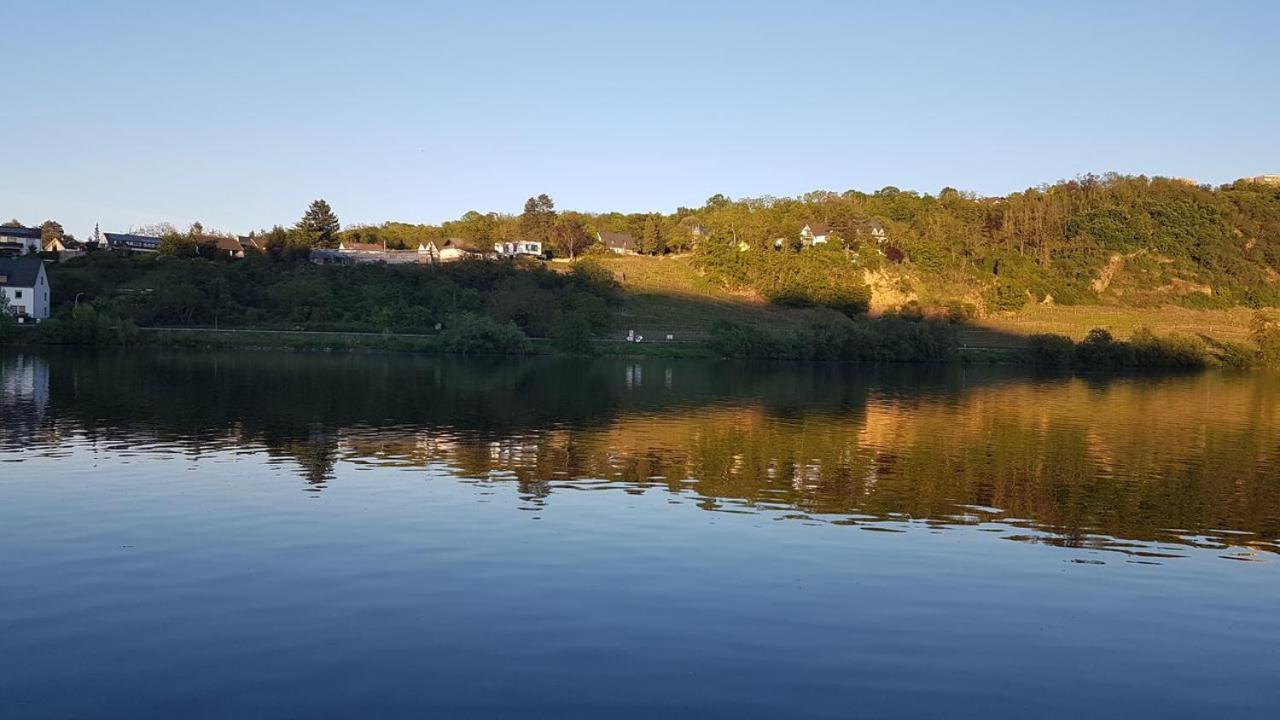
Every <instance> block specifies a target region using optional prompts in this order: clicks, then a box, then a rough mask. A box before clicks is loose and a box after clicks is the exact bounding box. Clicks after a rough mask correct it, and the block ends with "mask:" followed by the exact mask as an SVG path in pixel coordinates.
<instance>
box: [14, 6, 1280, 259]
mask: <svg viewBox="0 0 1280 720" xmlns="http://www.w3.org/2000/svg"><path fill="white" fill-rule="evenodd" d="M0 24H2V25H3V26H4V28H5V33H4V36H5V39H4V42H3V46H2V48H3V49H2V50H0V52H2V53H3V54H2V56H0V87H2V88H3V92H4V94H5V97H6V103H5V109H4V111H3V112H0V148H3V153H4V156H5V166H6V170H5V172H3V173H0V215H3V216H4V219H8V218H9V217H11V216H16V217H17V218H19V219H21V220H23V221H25V222H28V223H38V222H40V221H42V220H44V219H46V218H50V217H52V218H57V219H59V220H61V221H62V222H63V223H64V224H65V225H66V227H67V230H68V231H70V232H73V233H75V234H76V235H77V236H80V237H84V235H86V234H87V233H88V232H89V231H90V230H91V229H92V227H93V223H94V222H95V221H98V222H101V223H102V227H103V230H122V229H124V228H126V227H128V226H131V225H132V226H137V225H142V224H149V223H155V222H161V221H169V222H173V223H175V224H179V225H181V226H185V225H186V224H188V223H190V222H191V221H193V220H200V221H202V222H203V223H204V224H205V226H206V227H213V228H220V229H224V230H230V231H238V232H247V231H249V230H251V229H255V228H260V227H264V226H269V225H271V224H272V223H276V222H280V223H286V224H287V223H291V222H293V221H295V220H296V219H297V218H298V217H299V216H300V215H301V213H302V211H303V210H304V209H305V207H306V205H307V203H308V202H309V201H310V200H312V199H314V198H317V197H324V198H326V199H328V200H329V202H330V203H331V204H332V205H333V206H334V209H335V210H336V211H337V212H338V214H339V216H340V217H341V219H342V221H343V223H344V224H351V223H357V222H358V223H376V222H381V221H383V220H388V219H396V220H405V221H414V222H439V221H441V220H445V219H449V218H453V217H457V216H458V215H460V214H461V213H463V212H465V211H466V210H468V209H479V210H499V211H504V212H518V211H519V209H520V207H521V205H522V203H523V201H524V199H525V198H526V197H528V196H529V195H532V194H537V193H541V192H546V193H549V194H550V195H552V197H554V198H555V200H556V202H557V205H558V207H560V208H573V209H581V210H593V211H594V210H610V209H618V210H624V211H646V210H666V211H669V210H672V209H674V208H675V207H676V206H678V205H689V206H693V205H700V204H701V203H702V202H703V201H704V200H705V199H706V198H707V197H708V196H710V195H712V194H714V193H718V192H719V193H725V194H727V195H730V196H733V197H741V196H757V195H765V194H770V195H796V194H800V193H803V192H806V191H809V190H813V189H819V188H821V189H831V190H838V191H839V190H846V189H850V188H856V189H861V190H874V189H877V188H880V187H883V186H885V185H890V184H892V185H897V186H899V187H903V188H911V189H917V190H920V191H924V192H937V191H938V190H939V189H940V188H942V187H943V186H945V185H953V186H956V187H959V188H961V189H966V190H974V191H977V192H980V193H987V194H995V193H1004V192H1008V191H1011V190H1017V189H1022V188H1025V187H1027V186H1030V185H1036V184H1039V183H1041V182H1045V181H1053V180H1057V179H1060V178H1064V177H1071V176H1074V175H1076V174H1079V173H1084V172H1105V171H1109V170H1114V171H1118V172H1125V173H1146V174H1159V175H1172V176H1180V177H1191V178H1195V179H1197V180H1199V181H1201V182H1211V183H1220V182H1226V181H1230V180H1232V179H1234V178H1236V177H1239V176H1242V175H1254V174H1259V173H1263V172H1280V45H1277V43H1278V42H1280V39H1278V35H1277V33H1280V2H1274V1H1273V0H1266V1H1261V2H1228V1H1223V2H1210V1H1209V0H1205V1H1204V2H1065V1H1064V2H1057V3H1050V2H1030V1H1018V2H976V1H975V2H945V3H944V2H936V3H934V2H914V3H887V2H874V3H865V4H864V3H854V2H799V1H796V2H777V1H776V0H775V1H774V2H751V1H746V0H738V1H736V2H727V1H726V2H693V1H692V0H685V1H683V2H667V1H665V0H649V1H648V2H604V1H602V0H595V1H591V2H554V1H548V2H543V3H526V2H492V1H490V2H482V1H479V0H477V1H473V2H457V3H449V4H447V5H446V4H439V5H428V3H420V2H408V1H405V2H343V3H325V2H320V1H318V0H317V1H316V2H309V3H284V2H280V3H276V2H263V1H262V0H256V1H253V2H239V1H230V0H228V1H220V2H207V3H178V2H111V3H106V2H59V1H57V0H50V1H49V2H34V1H32V0H21V1H20V2H17V1H15V0H0Z"/></svg>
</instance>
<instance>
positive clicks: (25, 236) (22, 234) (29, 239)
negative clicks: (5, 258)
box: [0, 226, 43, 255]
mask: <svg viewBox="0 0 1280 720" xmlns="http://www.w3.org/2000/svg"><path fill="white" fill-rule="evenodd" d="M42 242H43V239H42V234H41V232H40V228H29V227H14V226H8V227H0V251H5V252H7V253H9V254H17V255H25V254H27V253H33V252H40V245H41V243H42Z"/></svg>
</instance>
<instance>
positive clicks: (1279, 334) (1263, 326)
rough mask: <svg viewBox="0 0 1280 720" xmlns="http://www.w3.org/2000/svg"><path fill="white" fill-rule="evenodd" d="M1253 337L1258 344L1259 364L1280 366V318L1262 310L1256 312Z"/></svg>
mask: <svg viewBox="0 0 1280 720" xmlns="http://www.w3.org/2000/svg"><path fill="white" fill-rule="evenodd" d="M1251 337H1252V338H1253V342H1254V344H1255V345H1257V346H1258V364H1259V365H1262V366H1263V367H1280V319H1277V318H1274V317H1272V316H1270V315H1267V314H1266V313H1261V312H1260V313H1256V314H1254V316H1253V323H1252V333H1251Z"/></svg>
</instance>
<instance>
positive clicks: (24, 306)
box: [0, 256, 49, 322]
mask: <svg viewBox="0 0 1280 720" xmlns="http://www.w3.org/2000/svg"><path fill="white" fill-rule="evenodd" d="M0 296H3V297H4V299H5V300H7V301H8V303H7V305H8V308H9V312H10V313H12V314H13V315H15V316H16V317H17V318H18V320H19V321H21V322H26V321H28V320H34V321H36V322H39V321H41V320H44V319H46V318H48V317H49V276H48V274H47V273H45V270H44V261H43V260H41V259H40V258H38V257H33V256H26V257H17V258H0Z"/></svg>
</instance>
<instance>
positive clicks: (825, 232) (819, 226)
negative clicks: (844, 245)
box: [800, 223, 831, 245]
mask: <svg viewBox="0 0 1280 720" xmlns="http://www.w3.org/2000/svg"><path fill="white" fill-rule="evenodd" d="M830 236H831V228H829V227H827V224H826V223H808V224H807V225H805V226H804V227H802V228H800V241H801V242H803V243H804V244H805V245H822V244H824V243H826V242H827V238H828V237H830Z"/></svg>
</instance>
